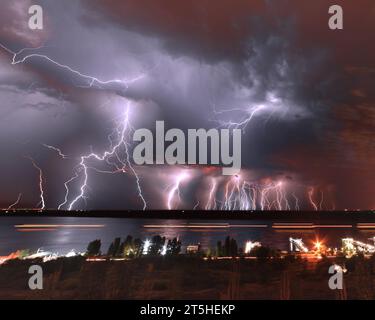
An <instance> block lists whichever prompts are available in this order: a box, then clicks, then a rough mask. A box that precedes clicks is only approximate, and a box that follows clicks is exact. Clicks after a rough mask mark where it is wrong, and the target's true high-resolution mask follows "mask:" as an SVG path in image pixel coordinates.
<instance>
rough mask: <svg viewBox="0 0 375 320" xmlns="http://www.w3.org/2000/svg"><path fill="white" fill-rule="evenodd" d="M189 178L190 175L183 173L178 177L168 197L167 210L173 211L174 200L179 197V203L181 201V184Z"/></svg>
mask: <svg viewBox="0 0 375 320" xmlns="http://www.w3.org/2000/svg"><path fill="white" fill-rule="evenodd" d="M187 177H188V174H187V173H186V172H182V173H180V174H178V175H177V177H176V179H175V182H174V184H173V185H172V186H171V187H170V190H169V192H168V197H167V208H168V210H172V209H173V202H174V199H175V198H176V197H177V198H178V200H179V201H181V196H180V185H181V182H182V181H184V180H185V179H186V178H187Z"/></svg>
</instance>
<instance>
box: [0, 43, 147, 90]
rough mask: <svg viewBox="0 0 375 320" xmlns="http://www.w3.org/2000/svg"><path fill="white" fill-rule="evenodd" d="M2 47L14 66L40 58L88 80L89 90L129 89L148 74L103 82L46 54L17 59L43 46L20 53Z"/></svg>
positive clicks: (24, 49) (22, 50)
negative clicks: (105, 87) (107, 88)
mask: <svg viewBox="0 0 375 320" xmlns="http://www.w3.org/2000/svg"><path fill="white" fill-rule="evenodd" d="M0 47H2V48H3V49H4V50H5V51H7V52H8V53H10V54H12V55H13V57H12V62H11V64H12V65H17V64H20V63H25V62H26V61H27V60H30V59H31V58H39V59H42V60H46V61H48V62H50V63H52V64H53V65H55V66H57V67H58V68H61V69H64V70H67V71H69V72H71V73H72V74H74V75H76V76H78V77H80V78H82V79H84V80H86V81H87V83H88V85H87V86H86V87H87V88H91V87H92V86H94V85H95V84H98V85H99V86H100V85H109V84H120V85H123V86H124V87H125V88H126V89H127V88H128V87H129V85H130V84H132V83H134V82H136V81H138V80H140V79H142V78H144V77H145V76H146V74H141V75H139V76H137V77H135V78H133V79H129V80H124V79H110V80H102V79H99V78H97V77H94V76H91V75H88V74H85V73H83V72H80V71H78V70H76V69H74V68H72V67H70V66H68V65H66V64H62V63H60V62H58V61H56V60H54V59H52V58H50V57H49V56H47V55H44V54H39V53H31V54H27V55H25V56H24V57H23V58H20V59H17V57H18V56H19V55H20V54H22V53H24V52H25V51H28V50H38V49H42V48H43V47H44V46H41V47H38V48H23V49H21V50H19V51H18V52H14V51H13V50H10V49H9V48H7V47H6V46H4V45H3V44H1V43H0Z"/></svg>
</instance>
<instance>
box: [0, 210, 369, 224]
mask: <svg viewBox="0 0 375 320" xmlns="http://www.w3.org/2000/svg"><path fill="white" fill-rule="evenodd" d="M3 217H8V218H9V217H39V218H42V217H75V218H119V219H130V218H131V219H176V220H179V219H194V220H273V221H275V220H277V221H304V222H308V221H309V222H310V221H311V222H317V221H330V222H349V221H351V222H363V223H372V222H373V223H374V227H375V211H319V212H317V211H267V212H264V211H246V212H245V211H230V212H229V211H189V210H178V211H177V210H176V211H166V210H149V211H135V210H122V211H120V210H119V211H111V210H101V211H57V210H48V211H43V212H40V211H36V210H17V211H11V212H6V211H0V219H1V218H3Z"/></svg>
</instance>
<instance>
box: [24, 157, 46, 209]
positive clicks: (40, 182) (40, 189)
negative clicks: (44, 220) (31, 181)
mask: <svg viewBox="0 0 375 320" xmlns="http://www.w3.org/2000/svg"><path fill="white" fill-rule="evenodd" d="M26 158H27V159H29V160H30V161H31V163H32V165H33V167H34V168H35V169H37V170H38V173H39V192H40V195H39V196H40V201H39V202H38V204H37V206H39V205H40V210H44V209H45V208H46V204H45V201H44V188H43V182H44V178H43V171H42V169H41V168H40V167H39V166H38V165H37V164H36V162H35V160H34V159H33V158H31V157H26Z"/></svg>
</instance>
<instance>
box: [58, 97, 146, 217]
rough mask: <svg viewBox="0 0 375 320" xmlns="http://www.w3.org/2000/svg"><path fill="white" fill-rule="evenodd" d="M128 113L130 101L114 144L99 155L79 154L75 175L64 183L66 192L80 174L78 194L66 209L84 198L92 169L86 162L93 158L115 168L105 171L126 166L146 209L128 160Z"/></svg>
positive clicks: (134, 172) (139, 186)
mask: <svg viewBox="0 0 375 320" xmlns="http://www.w3.org/2000/svg"><path fill="white" fill-rule="evenodd" d="M129 113H130V103H129V102H128V105H127V107H126V109H125V112H124V115H123V119H122V122H121V125H120V127H118V128H117V129H116V132H117V133H118V141H117V142H116V143H115V144H112V143H111V147H110V149H109V150H107V151H105V152H104V153H103V154H101V155H100V154H97V153H94V152H91V153H89V154H87V155H83V156H81V158H80V162H79V165H78V167H77V171H76V173H75V175H74V176H73V177H72V178H70V179H69V180H68V181H66V182H65V184H64V185H65V188H66V190H67V193H69V187H68V185H69V183H71V182H72V181H73V180H75V179H77V178H78V176H80V175H81V176H83V182H82V184H81V186H80V188H79V190H80V191H79V194H78V195H77V196H76V197H75V198H74V199H73V200H72V201H71V202H70V203H69V205H68V210H72V209H73V208H74V207H75V206H76V204H77V202H78V201H79V200H81V199H85V194H86V189H87V187H88V179H89V174H88V172H89V170H90V169H92V167H91V166H90V165H89V164H88V163H87V162H88V161H89V160H94V161H95V160H96V161H99V162H103V161H104V162H106V163H107V164H111V165H114V166H115V169H114V170H112V171H107V172H109V173H114V172H125V168H126V167H128V168H129V169H130V171H131V172H132V173H133V175H134V177H135V179H136V185H137V191H138V195H139V197H140V199H141V201H142V203H143V210H145V209H146V207H147V203H146V200H145V198H144V197H143V194H142V189H141V185H140V179H139V176H138V174H137V172H136V171H135V169H134V167H133V165H132V163H131V160H130V154H129V141H128V139H127V137H128V135H129V134H130V133H131V130H132V128H131V124H130V121H129ZM122 153H124V155H122ZM111 157H114V159H116V160H117V161H118V162H119V164H115V163H114V162H112V161H110V158H111ZM99 172H104V171H99ZM67 198H68V194H66V196H65V201H64V202H63V203H62V204H60V205H59V208H61V207H62V206H63V205H64V204H66V203H67Z"/></svg>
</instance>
